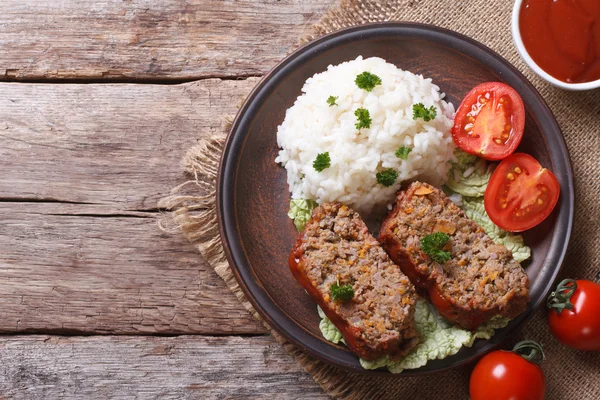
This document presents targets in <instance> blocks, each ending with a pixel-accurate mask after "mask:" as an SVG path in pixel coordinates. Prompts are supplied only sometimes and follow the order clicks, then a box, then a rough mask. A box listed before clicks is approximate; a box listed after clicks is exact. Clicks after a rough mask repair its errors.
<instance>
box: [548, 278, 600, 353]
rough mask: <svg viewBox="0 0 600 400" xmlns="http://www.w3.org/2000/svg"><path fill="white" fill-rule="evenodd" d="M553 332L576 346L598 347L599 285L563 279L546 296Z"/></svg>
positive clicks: (599, 332)
mask: <svg viewBox="0 0 600 400" xmlns="http://www.w3.org/2000/svg"><path fill="white" fill-rule="evenodd" d="M548 307H550V311H549V312H548V323H549V324H550V330H551V331H552V334H553V335H554V336H556V338H557V339H558V340H559V341H560V342H561V343H563V344H565V345H567V346H569V347H572V348H574V349H577V350H596V351H597V350H600V285H599V284H597V283H594V282H591V281H586V280H576V281H574V280H572V279H565V280H564V281H562V282H561V283H559V284H558V287H557V288H556V291H554V292H552V294H551V295H550V297H549V298H548Z"/></svg>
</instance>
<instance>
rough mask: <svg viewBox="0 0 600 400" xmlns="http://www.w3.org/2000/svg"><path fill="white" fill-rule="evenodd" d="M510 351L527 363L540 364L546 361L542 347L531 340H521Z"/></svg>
mask: <svg viewBox="0 0 600 400" xmlns="http://www.w3.org/2000/svg"><path fill="white" fill-rule="evenodd" d="M512 351H514V352H515V353H517V354H518V355H520V356H521V357H523V358H524V359H526V360H527V361H529V362H533V363H536V364H539V363H541V362H542V361H544V360H545V359H546V355H545V354H544V349H542V345H541V344H539V343H538V342H534V341H533V340H523V341H521V342H519V343H517V344H515V347H513V349H512Z"/></svg>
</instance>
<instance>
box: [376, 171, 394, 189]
mask: <svg viewBox="0 0 600 400" xmlns="http://www.w3.org/2000/svg"><path fill="white" fill-rule="evenodd" d="M375 177H376V178H377V183H380V184H382V185H383V186H392V185H393V184H394V183H396V179H398V172H396V170H395V169H392V168H388V169H384V170H383V171H381V172H378V173H377V175H375Z"/></svg>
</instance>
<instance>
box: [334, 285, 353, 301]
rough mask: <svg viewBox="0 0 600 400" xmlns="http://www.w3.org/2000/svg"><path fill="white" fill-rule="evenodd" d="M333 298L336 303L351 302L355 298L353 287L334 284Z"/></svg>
mask: <svg viewBox="0 0 600 400" xmlns="http://www.w3.org/2000/svg"><path fill="white" fill-rule="evenodd" d="M331 297H332V298H333V300H335V301H341V302H345V301H350V300H352V298H353V297H354V289H352V285H344V286H340V285H338V284H337V283H334V284H333V285H331Z"/></svg>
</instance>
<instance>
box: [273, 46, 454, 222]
mask: <svg viewBox="0 0 600 400" xmlns="http://www.w3.org/2000/svg"><path fill="white" fill-rule="evenodd" d="M364 71H368V72H370V73H372V74H375V75H377V76H379V77H380V78H381V81H382V84H381V85H378V86H376V87H375V88H374V89H373V90H372V91H371V92H367V91H366V90H363V89H359V88H358V87H357V86H356V84H355V82H354V80H355V79H356V76H357V75H359V74H361V73H362V72H364ZM302 92H303V94H302V95H301V96H300V97H298V99H296V102H295V103H294V105H293V106H292V107H291V108H289V109H288V110H287V112H286V115H285V119H284V121H283V123H282V124H281V125H280V126H279V127H278V130H277V144H278V145H279V147H280V148H281V151H280V152H279V156H278V157H277V158H276V159H275V161H276V162H278V163H281V164H282V165H283V166H284V167H285V168H286V169H287V181H288V184H289V187H290V192H291V193H292V198H307V199H313V200H316V201H317V202H318V203H321V202H330V201H340V202H342V203H344V204H346V205H348V206H351V207H353V208H354V209H356V210H357V211H359V212H361V213H369V212H370V211H371V210H372V209H373V208H374V207H381V206H385V205H386V204H387V203H389V202H391V201H393V198H394V195H395V193H396V191H397V190H398V189H399V187H400V185H401V183H402V182H403V181H406V180H412V179H420V180H423V181H426V182H429V183H430V184H432V185H434V186H440V185H441V184H443V183H444V182H445V180H446V176H447V174H448V170H449V168H450V165H449V161H450V160H451V159H453V150H454V144H453V142H452V137H451V134H450V129H451V128H452V125H453V117H454V106H453V105H452V104H451V103H447V102H446V101H444V100H442V99H443V97H444V94H443V93H440V90H439V87H437V86H436V85H434V84H433V83H432V82H431V79H424V78H423V77H422V76H420V75H415V74H413V73H411V72H409V71H403V70H401V69H399V68H397V67H396V66H395V65H393V64H389V63H387V62H386V61H385V60H383V59H381V58H368V59H366V60H363V59H362V57H358V58H357V59H356V60H354V61H349V62H344V63H342V64H339V65H336V66H329V67H328V68H327V71H325V72H322V73H319V74H316V75H314V76H313V77H311V78H309V79H308V80H307V81H306V83H305V84H304V87H303V88H302ZM329 96H338V99H337V104H338V105H335V106H332V107H330V106H329V105H328V104H327V98H328V97H329ZM416 103H423V104H424V105H425V107H426V108H429V107H430V106H432V105H433V106H435V108H436V110H437V116H436V118H435V119H433V120H431V121H429V122H425V121H424V120H423V119H421V118H419V119H417V120H414V119H413V104H416ZM361 107H362V108H366V109H367V110H369V113H370V116H371V119H372V124H371V128H370V129H361V130H360V131H359V130H357V129H356V127H355V124H356V122H357V119H356V116H355V115H354V111H355V110H356V109H357V108H361ZM401 146H408V147H411V148H412V151H411V152H410V154H409V155H408V159H407V160H402V159H401V158H398V157H396V155H395V152H396V150H397V149H398V148H399V147H401ZM324 152H329V156H330V158H331V166H330V167H329V168H327V169H325V170H323V171H322V172H317V171H316V170H315V169H314V168H313V162H314V161H315V159H316V157H317V155H318V154H319V153H324ZM388 168H393V169H394V170H396V171H397V172H398V180H397V181H396V184H394V185H393V186H390V187H385V186H383V185H381V184H379V183H378V182H377V179H376V173H377V172H379V171H382V170H383V169H388Z"/></svg>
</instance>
